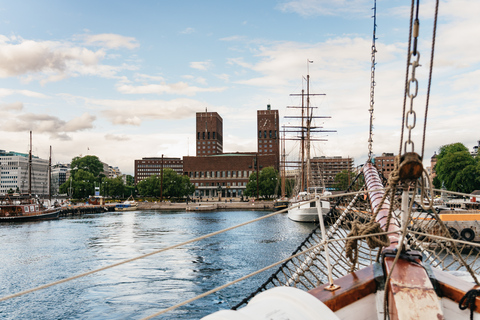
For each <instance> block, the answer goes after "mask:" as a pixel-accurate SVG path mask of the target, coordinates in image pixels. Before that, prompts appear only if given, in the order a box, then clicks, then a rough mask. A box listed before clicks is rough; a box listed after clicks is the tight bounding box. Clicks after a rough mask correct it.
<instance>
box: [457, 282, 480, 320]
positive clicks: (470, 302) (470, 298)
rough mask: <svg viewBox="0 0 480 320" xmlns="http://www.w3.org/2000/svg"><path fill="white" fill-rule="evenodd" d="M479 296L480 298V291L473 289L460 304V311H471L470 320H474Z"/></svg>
mask: <svg viewBox="0 0 480 320" xmlns="http://www.w3.org/2000/svg"><path fill="white" fill-rule="evenodd" d="M478 296H480V290H475V289H472V290H470V291H468V292H467V293H466V294H465V295H464V296H463V297H462V299H460V302H459V303H458V307H459V308H460V310H466V309H470V320H473V312H474V311H475V309H476V308H477V306H476V305H475V300H477V297H478Z"/></svg>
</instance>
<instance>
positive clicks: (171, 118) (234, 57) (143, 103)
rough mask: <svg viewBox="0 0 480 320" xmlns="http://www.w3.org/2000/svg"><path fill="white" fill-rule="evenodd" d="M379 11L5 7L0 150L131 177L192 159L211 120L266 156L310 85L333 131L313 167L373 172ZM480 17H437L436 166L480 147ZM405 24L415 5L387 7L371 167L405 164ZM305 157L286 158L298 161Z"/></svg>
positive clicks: (423, 32)
mask: <svg viewBox="0 0 480 320" xmlns="http://www.w3.org/2000/svg"><path fill="white" fill-rule="evenodd" d="M372 7H373V0H369V1H364V0H291V1H290V0H282V1H273V0H262V1H254V0H243V1H225V0H205V1H195V0H183V1H163V0H157V1H149V0H144V1H123V0H115V1H112V0H104V1H91V0H83V1H63V0H50V1H47V0H30V1H27V0H18V1H1V2H0V16H1V19H0V136H1V139H0V149H2V150H6V151H17V152H28V149H29V131H33V153H34V155H36V156H39V157H41V158H45V159H48V157H49V147H50V146H52V150H53V151H52V162H53V163H69V162H70V161H71V159H72V158H74V157H76V156H84V155H96V156H98V157H99V159H100V160H101V161H103V162H105V163H108V164H109V165H111V166H115V167H119V168H120V170H121V171H122V172H123V173H126V174H133V170H134V160H135V159H141V158H143V157H161V156H162V154H163V155H165V157H183V156H188V155H190V156H193V155H195V114H196V112H202V111H205V110H208V111H212V112H218V113H219V114H220V116H221V117H222V118H223V135H224V142H223V150H224V152H255V151H256V150H257V146H256V141H257V139H256V132H257V131H256V125H257V123H256V115H257V110H261V109H266V106H267V104H270V105H271V106H272V109H277V110H279V113H280V116H281V118H282V120H281V125H287V124H289V123H290V122H289V121H292V120H291V119H284V118H283V117H284V116H286V115H293V114H295V113H296V112H298V109H292V108H287V106H295V105H299V104H301V101H299V98H298V97H296V96H291V95H290V94H294V93H300V92H301V90H302V88H305V86H306V85H305V81H304V77H305V76H306V75H307V73H308V74H309V75H310V79H311V81H310V92H311V93H322V94H325V95H324V96H315V97H312V99H311V104H312V106H313V107H315V109H314V112H315V114H316V115H321V116H329V117H331V118H327V119H318V120H316V125H317V126H322V127H323V128H324V129H326V130H336V132H329V133H324V134H322V135H321V136H318V138H320V139H325V140H327V141H324V142H319V143H316V144H315V145H314V147H313V150H312V156H344V157H347V156H348V157H353V158H354V159H355V164H356V165H359V164H362V163H364V162H365V161H366V159H367V155H368V134H369V118H370V114H369V111H368V110H369V108H370V84H371V48H372V34H373V19H372V15H373V10H372ZM478 16H480V1H475V0H471V1H466V0H455V1H450V0H447V1H440V7H439V18H438V25H437V37H436V39H435V59H434V63H433V66H434V68H433V74H432V82H431V92H430V100H429V108H428V116H427V120H428V121H427V131H426V135H425V157H424V158H425V159H427V160H428V159H430V157H431V156H432V155H433V154H434V152H435V151H438V149H439V148H440V147H441V146H442V145H445V144H449V143H455V142H461V143H463V144H465V145H466V146H467V147H468V148H469V149H472V148H473V146H474V145H477V141H478V140H480V130H479V129H478V123H480V121H479V120H480V90H479V89H480V88H479V87H480V69H479V67H480V54H479V53H480V22H479V21H478ZM409 17H410V2H409V1H397V0H378V1H377V29H376V37H377V40H376V49H377V53H376V68H375V82H376V85H375V99H374V121H373V124H374V127H373V132H374V136H373V144H372V151H373V153H374V154H375V155H381V154H382V153H384V152H392V153H395V154H397V153H398V151H399V146H400V136H401V129H402V113H403V112H402V107H403V101H404V99H403V97H404V87H405V73H406V61H407V46H408V43H407V42H408V29H409ZM433 17H434V2H433V1H430V0H429V1H422V4H421V6H420V10H419V19H420V35H419V40H418V50H419V52H420V60H419V63H420V65H421V66H420V67H418V68H416V72H415V78H416V79H417V80H418V95H417V97H416V98H415V99H413V104H412V110H413V111H414V112H415V117H413V116H412V115H413V113H411V116H409V118H408V123H409V124H410V126H412V124H413V122H415V126H414V128H413V129H412V130H411V137H412V141H413V143H414V144H413V146H414V151H415V152H418V153H421V148H422V141H423V126H424V119H425V105H426V92H427V86H428V74H429V66H430V55H431V48H432V28H433ZM308 60H311V61H313V62H312V63H308V62H307V61H308ZM409 77H411V75H409ZM412 87H414V86H413V85H412ZM413 91H414V89H411V92H413ZM410 105H411V103H410V100H407V109H410ZM413 119H414V120H415V121H414V120H413ZM287 120H288V121H287ZM290 124H292V123H290ZM405 135H408V130H407V129H405V131H404V136H405ZM405 139H406V138H404V140H403V141H405ZM297 147H298V145H297V144H296V142H294V141H289V142H288V144H287V148H286V153H287V156H288V157H289V158H293V157H296V156H297V154H298V151H297ZM408 147H409V148H411V145H409V146H408ZM409 151H410V150H409ZM425 162H426V161H425Z"/></svg>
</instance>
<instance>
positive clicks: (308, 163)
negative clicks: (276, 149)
mask: <svg viewBox="0 0 480 320" xmlns="http://www.w3.org/2000/svg"><path fill="white" fill-rule="evenodd" d="M310 121H311V120H310V75H309V74H307V137H306V138H307V141H306V149H307V150H306V153H307V179H306V180H307V192H309V191H310Z"/></svg>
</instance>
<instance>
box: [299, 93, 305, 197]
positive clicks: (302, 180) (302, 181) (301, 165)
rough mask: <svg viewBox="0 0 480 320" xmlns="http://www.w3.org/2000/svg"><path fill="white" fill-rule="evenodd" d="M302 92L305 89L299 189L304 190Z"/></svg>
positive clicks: (303, 118) (303, 119)
mask: <svg viewBox="0 0 480 320" xmlns="http://www.w3.org/2000/svg"><path fill="white" fill-rule="evenodd" d="M304 93H305V91H304V90H303V89H302V136H301V153H302V155H301V160H300V163H301V164H300V167H301V169H300V177H301V184H300V186H301V189H300V191H303V190H305V131H304V130H303V128H305V125H304V121H305V105H304V96H305V95H304Z"/></svg>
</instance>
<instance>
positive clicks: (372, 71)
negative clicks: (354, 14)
mask: <svg viewBox="0 0 480 320" xmlns="http://www.w3.org/2000/svg"><path fill="white" fill-rule="evenodd" d="M376 30H377V2H376V1H375V3H374V6H373V41H372V58H371V60H372V66H371V67H370V108H369V109H368V111H369V112H370V135H369V137H368V160H371V159H372V154H373V151H372V144H373V110H374V108H373V106H374V104H375V64H376V63H375V53H376V52H377V48H376V46H375V40H376V38H375V33H376Z"/></svg>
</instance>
